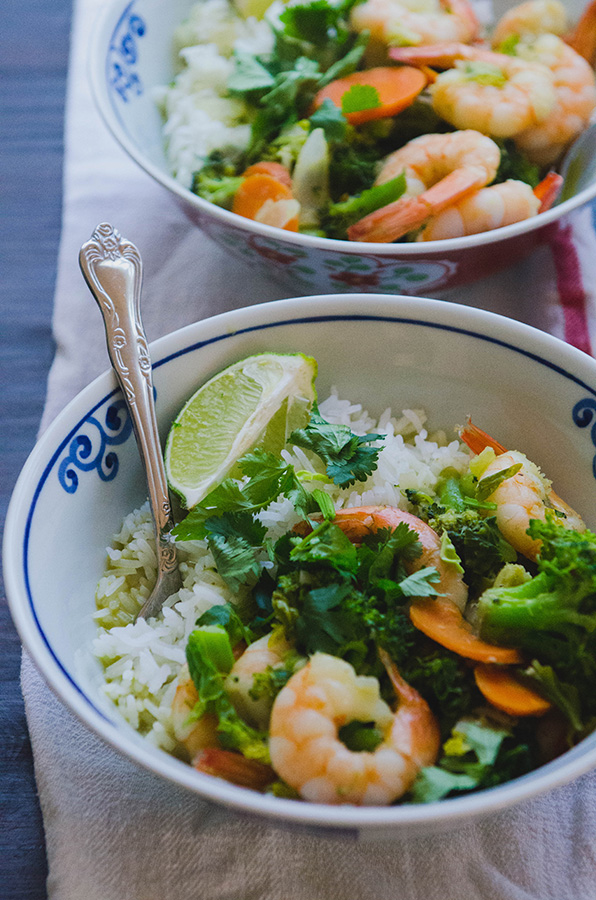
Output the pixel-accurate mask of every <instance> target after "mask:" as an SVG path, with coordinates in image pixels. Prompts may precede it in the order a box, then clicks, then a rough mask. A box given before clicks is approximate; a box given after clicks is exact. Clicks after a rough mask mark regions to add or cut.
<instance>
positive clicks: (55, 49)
mask: <svg viewBox="0 0 596 900" xmlns="http://www.w3.org/2000/svg"><path fill="white" fill-rule="evenodd" d="M70 18H71V0H51V2H48V0H19V2H8V3H2V7H1V13H0V121H1V122H2V127H1V128H0V167H1V173H0V175H1V179H2V188H1V191H2V194H1V196H2V200H1V206H2V214H1V215H0V266H1V271H0V317H1V321H0V385H1V390H0V443H1V452H0V466H1V469H0V516H1V521H2V522H4V517H5V514H6V508H7V505H8V500H9V498H10V493H11V490H12V487H13V485H14V483H15V481H16V478H17V475H18V473H19V470H20V468H21V466H22V465H23V463H24V462H25V459H26V457H27V455H28V453H29V451H30V450H31V448H32V447H33V444H34V442H35V437H36V433H37V429H38V427H39V421H40V417H41V413H42V409H43V402H44V397H45V388H46V378H47V373H48V369H49V367H50V363H51V360H52V353H53V346H52V335H51V313H52V299H53V292H54V282H55V276H56V258H57V252H58V242H59V237H60V219H61V201H62V150H63V142H62V139H63V121H64V99H65V87H66V70H67V62H68V37H69V29H70ZM20 655H21V651H20V642H19V639H18V636H17V634H16V632H15V629H14V627H13V625H12V621H11V618H10V614H9V612H8V608H7V605H6V600H5V599H4V592H2V597H1V599H0V680H1V686H0V735H2V739H1V741H0V897H1V898H2V900H16V898H18V900H24V898H31V900H42V898H45V897H46V885H45V881H46V875H47V866H46V855H45V845H44V837H43V829H42V822H41V814H40V811H39V804H38V801H37V794H36V788H35V781H34V777H33V764H32V758H31V748H30V745H29V738H28V734H27V725H26V721H25V713H24V709H23V700H22V697H21V691H20V685H19V665H20Z"/></svg>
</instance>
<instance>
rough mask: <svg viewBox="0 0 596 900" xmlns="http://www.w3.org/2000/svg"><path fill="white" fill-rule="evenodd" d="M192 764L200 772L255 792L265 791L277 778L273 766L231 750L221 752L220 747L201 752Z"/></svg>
mask: <svg viewBox="0 0 596 900" xmlns="http://www.w3.org/2000/svg"><path fill="white" fill-rule="evenodd" d="M192 764H193V767H194V768H195V769H197V770H198V771H199V772H204V773H205V774H206V775H216V776H217V777H218V778H223V779H225V781H230V782H231V783H232V784H238V785H240V787H248V788H253V790H255V791H263V790H265V788H266V787H267V785H268V784H271V783H272V782H273V781H275V780H276V778H277V775H276V774H275V772H274V771H273V769H272V768H271V766H267V765H265V763H261V762H258V761H257V760H256V759H246V757H245V756H242V755H241V754H240V753H233V752H232V751H231V750H220V749H219V748H218V747H208V748H207V749H206V750H201V751H200V752H199V753H197V755H196V756H195V758H194V759H193V761H192Z"/></svg>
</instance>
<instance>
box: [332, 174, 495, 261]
mask: <svg viewBox="0 0 596 900" xmlns="http://www.w3.org/2000/svg"><path fill="white" fill-rule="evenodd" d="M485 184H486V171H485V170H484V169H481V168H480V167H479V166H466V167H465V168H463V167H462V168H461V169H455V170H454V171H453V172H450V173H449V175H446V176H445V178H442V179H441V180H440V181H439V182H437V184H435V185H433V186H432V187H431V188H429V189H428V190H427V191H424V193H422V194H420V195H419V196H418V197H407V198H402V199H400V200H396V201H395V202H393V203H389V204H388V205H387V206H383V207H382V208H381V209H377V210H376V211H375V212H373V213H370V214H369V215H368V216H365V217H364V218H363V219H360V221H359V222H356V223H355V225H351V226H350V228H348V238H349V240H351V241H368V242H372V241H378V242H380V243H385V244H388V243H390V242H391V241H395V240H397V238H400V237H402V236H403V235H404V234H407V233H408V232H409V231H414V230H416V229H417V228H420V227H421V226H422V225H424V223H425V222H426V221H427V220H428V219H430V217H431V216H436V215H437V213H440V212H441V211H442V210H443V209H445V208H446V207H448V206H451V205H452V204H453V203H457V202H458V201H459V200H461V199H462V198H463V197H466V196H467V195H468V194H471V193H472V192H473V191H475V190H478V189H479V188H481V187H483V186H484V185H485Z"/></svg>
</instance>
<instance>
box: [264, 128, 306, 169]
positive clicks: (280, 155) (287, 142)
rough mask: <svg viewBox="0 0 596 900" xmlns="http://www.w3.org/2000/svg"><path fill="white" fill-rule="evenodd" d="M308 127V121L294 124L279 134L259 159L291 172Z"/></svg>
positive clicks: (302, 145)
mask: <svg viewBox="0 0 596 900" xmlns="http://www.w3.org/2000/svg"><path fill="white" fill-rule="evenodd" d="M309 130H310V126H309V123H308V119H301V120H300V122H294V124H293V125H291V126H290V127H289V128H285V129H284V130H283V131H282V132H281V134H280V135H279V136H278V137H276V139H275V140H274V141H272V142H271V143H270V144H269V146H268V147H266V148H265V149H264V150H263V151H262V153H261V155H260V157H259V158H260V159H264V160H270V161H271V162H279V163H281V164H282V165H283V166H285V167H286V168H287V169H290V170H292V169H293V168H294V164H295V163H296V160H297V159H298V155H299V153H300V151H301V150H302V148H303V147H304V144H305V143H306V139H307V137H308V133H309Z"/></svg>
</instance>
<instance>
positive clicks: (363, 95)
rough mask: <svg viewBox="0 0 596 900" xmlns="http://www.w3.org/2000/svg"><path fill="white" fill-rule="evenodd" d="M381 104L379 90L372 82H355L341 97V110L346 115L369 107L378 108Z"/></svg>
mask: <svg viewBox="0 0 596 900" xmlns="http://www.w3.org/2000/svg"><path fill="white" fill-rule="evenodd" d="M380 105H381V99H380V97H379V92H378V90H377V89H376V87H373V86H372V85H371V84H353V85H352V86H351V88H349V90H347V91H346V92H345V94H343V95H342V98H341V111H342V113H343V114H344V116H347V115H349V114H350V113H356V112H364V110H367V109H378V108H379V106H380Z"/></svg>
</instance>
